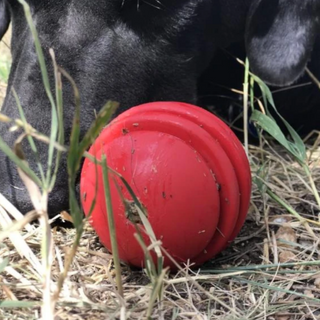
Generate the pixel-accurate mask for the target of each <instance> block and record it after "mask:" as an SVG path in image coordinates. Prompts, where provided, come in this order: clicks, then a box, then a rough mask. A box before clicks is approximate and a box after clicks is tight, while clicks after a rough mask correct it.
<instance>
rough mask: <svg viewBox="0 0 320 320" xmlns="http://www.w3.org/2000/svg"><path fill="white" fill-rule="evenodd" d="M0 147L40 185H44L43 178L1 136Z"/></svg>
mask: <svg viewBox="0 0 320 320" xmlns="http://www.w3.org/2000/svg"><path fill="white" fill-rule="evenodd" d="M0 149H1V150H2V151H3V152H4V153H5V154H6V156H7V157H8V158H9V159H10V160H11V161H13V162H14V163H15V164H16V165H17V166H18V167H19V168H21V170H23V171H24V172H25V173H26V174H27V175H28V176H29V177H30V178H31V179H32V180H33V181H34V182H35V183H36V184H37V185H38V186H39V187H41V186H42V182H41V180H40V179H39V178H38V176H37V175H36V174H35V173H34V172H33V171H32V170H31V169H30V167H29V166H28V165H27V164H26V163H25V162H24V161H23V160H21V159H20V158H19V157H18V156H17V155H16V154H15V153H14V152H13V151H12V149H11V148H10V147H9V146H8V145H7V144H6V143H5V142H4V140H3V139H2V137H0Z"/></svg>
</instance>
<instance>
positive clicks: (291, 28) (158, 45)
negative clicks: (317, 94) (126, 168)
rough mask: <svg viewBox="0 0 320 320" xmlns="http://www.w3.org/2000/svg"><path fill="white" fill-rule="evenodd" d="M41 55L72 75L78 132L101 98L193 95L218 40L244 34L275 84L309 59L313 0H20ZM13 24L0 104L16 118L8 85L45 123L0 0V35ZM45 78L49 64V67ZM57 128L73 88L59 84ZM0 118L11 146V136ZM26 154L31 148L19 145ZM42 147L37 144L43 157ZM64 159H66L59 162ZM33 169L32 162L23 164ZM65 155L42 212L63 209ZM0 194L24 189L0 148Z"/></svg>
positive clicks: (37, 79) (34, 120)
mask: <svg viewBox="0 0 320 320" xmlns="http://www.w3.org/2000/svg"><path fill="white" fill-rule="evenodd" d="M27 2H28V4H29V5H30V7H31V11H32V15H33V19H34V22H35V24H36V27H37V30H38V32H39V36H40V40H41V43H42V46H43V48H44V52H45V54H46V59H47V61H50V59H49V57H48V49H49V48H53V49H54V50H55V53H56V58H57V62H58V64H59V65H60V66H62V67H63V68H64V69H65V70H66V71H67V72H69V73H70V74H71V76H72V77H73V79H74V80H75V82H76V84H77V86H78V88H79V90H80V93H81V103H82V111H81V121H82V122H81V128H82V133H84V132H85V131H86V130H87V129H88V126H89V124H90V123H91V122H92V121H93V119H94V110H95V109H99V108H100V107H101V106H102V105H103V104H104V103H105V102H106V101H107V100H109V99H112V100H116V101H119V102H120V105H121V108H120V111H123V110H125V109H127V108H130V107H132V106H134V105H138V104H141V103H143V102H148V101H157V100H176V101H186V102H190V103H196V102H197V81H198V78H199V76H200V75H201V74H202V73H203V71H204V70H205V69H206V68H207V67H208V65H209V63H210V61H211V60H212V58H213V56H214V52H215V49H216V47H217V46H227V45H228V44H229V43H231V42H233V41H237V40H240V39H242V38H245V40H246V43H247V49H248V55H249V58H250V61H251V64H252V67H253V71H254V72H256V73H257V74H258V75H259V76H260V77H261V78H262V79H264V80H266V81H267V82H269V83H272V84H276V85H283V84H286V83H289V82H292V81H294V80H295V79H296V78H297V77H299V76H300V74H301V73H302V72H303V70H304V67H305V65H306V63H307V61H308V59H309V57H310V54H311V51H312V47H313V43H314V39H315V33H316V30H317V26H318V16H319V13H318V11H319V8H318V7H319V1H317V0H304V1H301V0H291V1H289V0H174V1H173V0H148V1H143V0H103V1H102V0H96V1H90V0H64V1H62V0H57V1H51V0H42V1H38V0H37V1H36V0H28V1H27ZM10 17H11V21H12V23H13V36H12V42H11V48H12V57H13V63H12V69H11V73H10V78H9V84H8V91H7V92H8V94H7V97H6V99H5V102H4V105H3V107H2V112H3V113H5V114H6V115H8V116H9V117H12V118H19V113H18V109H17V107H16V103H15V101H14V99H13V96H12V94H11V91H10V89H11V88H15V90H16V91H17V93H18V96H19V99H20V102H21V104H22V106H23V107H24V112H25V115H26V118H27V120H28V122H29V123H30V124H31V125H32V126H34V127H35V128H37V129H38V130H39V131H40V132H42V133H44V134H46V135H48V134H49V131H50V116H51V115H50V106H49V102H48V99H47V97H46V94H45V91H44V89H43V86H42V81H41V74H40V71H39V67H38V62H37V57H36V55H35V50H34V45H33V41H32V37H31V34H30V31H29V28H28V26H27V23H26V20H25V18H24V13H23V10H22V7H21V5H20V4H19V3H18V1H17V0H0V38H1V37H2V36H3V34H4V32H5V30H6V29H7V26H8V23H9V20H10ZM49 76H50V79H51V81H52V80H53V71H52V69H50V74H49ZM64 110H65V111H64V112H65V130H66V135H67V136H68V134H70V128H71V123H72V117H73V94H72V90H71V88H70V86H68V85H67V84H66V85H65V86H64ZM7 129H8V128H7V127H6V126H5V125H4V124H0V135H1V137H2V138H3V139H4V140H5V141H6V142H7V143H8V144H9V145H12V144H13V142H14V141H15V139H16V137H17V136H16V135H14V134H12V133H9V132H8V131H7ZM24 148H25V151H26V153H27V154H28V155H29V154H30V155H31V154H32V153H31V151H30V150H29V149H28V147H27V146H26V145H25V146H24ZM46 148H47V147H46V146H44V145H42V144H41V145H40V144H39V146H38V150H39V154H40V158H41V159H40V160H41V162H42V163H43V164H45V163H46ZM64 161H65V160H64ZM30 165H31V167H32V168H33V169H36V168H35V161H34V162H31V163H30ZM66 176H67V175H66V166H65V162H64V163H62V168H61V169H60V171H59V174H58V178H57V183H56V187H55V189H54V190H53V192H52V194H51V198H50V199H49V212H50V213H51V214H55V213H57V212H58V211H59V210H62V209H67V208H68V200H67V199H68V194H67V177H66ZM0 179H1V185H0V192H1V193H3V194H4V195H5V196H6V197H8V198H9V200H11V201H12V202H13V203H14V204H15V205H17V206H18V208H19V209H20V210H22V211H23V212H25V211H28V210H30V209H31V208H32V207H31V204H30V201H29V196H28V194H27V192H26V191H25V188H24V186H23V184H22V183H21V181H20V178H19V176H18V175H17V171H16V168H15V166H14V165H13V164H12V163H10V161H9V160H8V159H7V158H6V157H5V155H4V154H3V153H2V152H0Z"/></svg>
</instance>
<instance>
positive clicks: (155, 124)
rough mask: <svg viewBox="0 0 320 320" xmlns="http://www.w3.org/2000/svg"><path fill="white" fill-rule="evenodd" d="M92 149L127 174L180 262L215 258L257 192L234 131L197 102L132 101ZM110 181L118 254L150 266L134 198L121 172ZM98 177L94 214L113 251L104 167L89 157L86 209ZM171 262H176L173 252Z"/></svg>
mask: <svg viewBox="0 0 320 320" xmlns="http://www.w3.org/2000/svg"><path fill="white" fill-rule="evenodd" d="M89 153H90V154H92V155H93V156H95V157H96V158H97V159H99V160H100V159H101V155H102V154H106V156H107V161H108V166H109V167H110V168H112V169H113V170H115V171H117V172H118V173H120V174H121V175H122V176H123V177H124V178H125V179H126V181H127V182H128V183H129V184H130V186H131V188H132V189H133V191H134V193H135V195H136V196H137V197H138V199H139V201H140V202H141V204H142V205H143V206H144V208H145V209H146V212H147V215H148V220H149V222H150V224H151V226H152V228H153V231H154V233H155V235H156V238H157V239H158V240H161V242H162V246H163V248H165V249H166V250H167V251H168V252H169V253H170V255H171V256H172V257H174V258H175V260H176V261H177V262H178V263H180V264H182V263H185V262H187V261H188V260H190V261H191V262H194V263H195V264H196V265H200V264H202V263H203V262H205V261H207V260H209V259H211V258H213V257H214V256H215V255H216V254H217V253H218V252H220V251H221V250H222V249H223V248H224V247H225V246H226V245H227V244H228V243H229V242H230V241H232V240H233V239H234V238H235V236H236V235H237V234H238V232H239V230H240V229H241V227H242V225H243V223H244V220H245V217H246V214H247V210H248V206H249V201H250V194H251V174H250V167H249V163H248V160H247V157H246V155H245V153H244V150H243V147H242V145H241V143H240V142H239V140H238V139H237V138H236V136H235V135H234V133H233V132H232V131H231V130H230V129H229V128H228V127H227V126H226V125H225V124H224V123H223V122H222V121H221V120H219V119H218V118H217V117H215V116H214V115H212V114H211V113H209V112H207V111H205V110H203V109H201V108H199V107H196V106H193V105H190V104H185V103H179V102H154V103H148V104H144V105H140V106H138V107H135V108H131V109H130V110H128V111H126V112H124V113H123V114H121V115H120V116H119V117H117V118H116V119H115V120H113V121H112V122H111V123H110V124H109V125H108V126H107V127H106V128H105V129H104V130H103V132H102V133H101V135H100V136H99V137H98V138H97V140H96V141H95V142H94V144H93V145H92V147H91V148H90V150H89ZM96 170H97V171H96ZM96 172H97V175H96ZM111 176H112V177H113V178H111ZM109 181H110V189H111V200H112V206H113V214H114V219H115V225H116V233H117V242H118V249H119V256H120V259H121V260H123V261H124V262H127V263H129V264H131V265H134V266H138V267H140V266H144V254H143V250H142V249H141V247H140V245H139V243H138V242H137V240H136V238H135V237H134V233H136V228H135V226H134V223H133V220H135V218H134V219H132V216H131V217H130V218H128V217H127V215H126V206H125V205H124V203H123V199H126V203H129V204H130V202H132V198H131V197H130V194H129V192H128V190H127V189H126V187H125V186H124V185H123V183H122V181H121V180H120V179H119V178H116V179H115V178H114V175H112V174H109ZM96 182H97V186H98V190H97V195H96V205H95V208H94V210H93V212H92V216H91V218H90V222H91V223H92V225H93V227H94V229H95V230H96V232H97V234H98V236H99V238H100V240H101V242H102V243H103V244H104V245H105V246H106V247H107V248H108V250H110V251H111V243H110V236H109V228H108V220H107V213H106V203H105V198H104V189H103V178H102V168H101V167H100V166H95V165H94V164H93V163H92V162H91V161H90V160H89V159H86V160H85V162H84V165H83V168H82V172H81V184H80V187H81V199H82V206H83V209H84V212H85V213H86V214H88V212H89V210H90V207H91V204H92V201H93V199H94V197H95V191H96ZM136 222H137V223H138V226H139V227H140V228H141V230H143V225H142V224H141V222H140V221H139V219H136ZM143 237H144V241H145V242H146V244H147V245H148V244H150V241H149V239H148V236H147V235H146V234H143ZM165 265H167V266H171V267H172V268H173V265H172V263H171V262H170V260H169V259H167V258H165Z"/></svg>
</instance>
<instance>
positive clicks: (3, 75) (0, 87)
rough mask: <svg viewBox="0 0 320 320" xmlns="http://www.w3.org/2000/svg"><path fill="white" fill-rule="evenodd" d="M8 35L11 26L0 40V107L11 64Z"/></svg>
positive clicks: (9, 34)
mask: <svg viewBox="0 0 320 320" xmlns="http://www.w3.org/2000/svg"><path fill="white" fill-rule="evenodd" d="M10 36H11V28H10V29H9V31H8V32H7V33H6V35H5V36H4V38H3V39H2V41H1V42H0V108H1V105H2V102H3V99H4V96H5V93H6V84H7V80H8V76H9V71H10V65H11V55H10Z"/></svg>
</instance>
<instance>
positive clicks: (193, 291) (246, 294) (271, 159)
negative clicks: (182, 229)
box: [0, 146, 320, 320]
mask: <svg viewBox="0 0 320 320" xmlns="http://www.w3.org/2000/svg"><path fill="white" fill-rule="evenodd" d="M316 150H318V149H317V148H316ZM310 156H311V154H310ZM262 157H263V158H264V160H263V161H264V163H266V164H267V167H268V170H267V171H268V178H267V183H268V185H269V187H270V188H271V190H272V191H273V192H274V193H276V194H277V195H279V196H280V197H281V198H282V199H283V200H285V201H287V202H288V203H289V204H290V205H291V206H292V207H293V208H294V209H295V210H296V211H297V212H299V213H300V214H301V215H302V216H303V217H304V218H308V219H311V220H313V221H314V222H315V223H314V224H309V225H308V226H307V225H304V224H303V223H302V222H301V221H297V220H296V219H295V218H294V217H293V216H292V215H290V214H289V213H288V212H286V211H285V210H284V209H283V207H281V206H280V205H278V204H276V203H275V202H273V201H272V200H271V199H269V198H268V197H267V196H264V195H261V194H260V193H259V192H258V190H257V189H256V188H255V187H254V189H253V195H252V206H251V208H250V212H249V215H248V219H247V222H246V224H245V226H244V228H243V230H242V232H241V234H240V235H239V237H238V238H237V239H236V241H235V243H234V244H233V245H232V246H231V247H230V248H228V249H227V250H226V251H225V252H223V253H222V254H220V255H219V256H218V257H217V258H216V259H215V260H214V261H212V263H210V264H208V265H207V266H205V268H204V269H203V270H201V271H200V273H193V272H192V271H190V270H187V268H186V270H185V271H184V272H180V273H178V274H175V275H170V276H168V277H166V278H165V279H164V283H165V286H164V287H165V290H164V294H163V297H162V299H161V301H159V302H158V303H157V304H156V305H155V306H154V308H153V311H152V314H153V318H154V319H270V320H271V319H277V320H291V319H292V320H293V319H318V318H319V316H320V267H319V234H320V227H319V225H320V224H319V217H318V215H319V208H317V205H316V203H315V201H314V199H313V196H312V195H311V192H310V191H309V190H308V189H309V188H308V186H307V184H308V179H307V177H306V176H305V174H304V172H303V171H302V170H301V169H300V168H299V166H298V165H296V164H295V163H294V162H293V161H292V160H291V159H290V158H288V156H287V155H286V154H284V153H283V151H282V149H281V148H279V147H270V146H264V148H263V149H261V148H258V147H254V146H251V148H250V160H251V165H252V171H253V175H255V173H256V171H257V170H258V169H259V168H260V165H261V158H262ZM310 159H312V160H310V165H311V166H312V167H313V169H312V170H313V176H314V179H315V181H316V184H317V186H318V190H319V186H320V183H319V179H320V167H319V161H320V160H319V151H315V152H313V154H312V158H310ZM3 214H4V212H3V210H2V214H1V216H2V219H1V224H2V226H3V227H4V226H5V224H4V221H5V220H4V218H3ZM28 228H29V231H27V230H26V229H25V230H24V231H21V232H18V233H16V234H12V236H11V239H8V240H6V241H5V242H4V243H3V244H2V246H1V254H0V256H1V259H2V260H3V259H5V258H8V259H9V264H8V265H7V266H6V267H5V269H4V270H3V272H2V273H1V280H0V281H1V289H2V291H1V293H0V300H2V301H4V300H5V301H14V300H19V301H26V300H27V301H41V281H40V279H41V277H40V275H41V269H40V268H38V267H37V266H38V265H39V264H40V252H39V251H40V245H39V243H40V237H41V234H40V229H39V228H37V227H36V226H31V225H28ZM19 235H21V238H20V239H19V237H20V236H19ZM74 236H75V231H74V230H73V229H65V228H61V227H60V228H54V229H53V237H54V242H55V250H54V251H55V257H54V263H53V266H54V267H53V274H52V281H53V283H56V281H57V279H58V276H59V274H60V272H61V271H62V269H63V261H64V260H65V259H66V257H67V256H68V249H69V248H70V247H71V246H72V242H73V239H74ZM20 241H21V242H20ZM23 242H25V243H26V247H28V248H30V250H31V251H32V252H33V253H34V255H35V257H34V258H33V259H31V258H30V254H29V255H28V254H26V251H25V250H24V251H23V252H22V253H19V248H20V250H21V248H22V243H23ZM28 256H29V257H28ZM37 259H39V261H38V262H35V261H36V260H37ZM39 272H40V274H39ZM122 278H123V283H124V292H125V293H124V301H123V302H122V304H121V303H119V296H118V294H117V291H116V289H115V282H114V272H113V266H112V257H111V256H110V255H109V254H108V252H106V250H105V249H104V248H103V247H102V246H101V245H100V243H99V241H98V239H97V236H96V235H95V233H94V231H93V230H92V229H91V227H90V226H87V228H86V230H85V233H84V235H83V237H82V240H81V244H80V248H79V250H78V252H77V254H76V257H75V260H74V262H73V264H72V268H71V270H70V272H69V274H68V278H67V281H66V282H65V284H64V288H63V291H62V293H61V295H60V299H59V303H58V307H57V319H106V318H108V319H113V318H114V319H120V318H121V319H144V318H145V317H146V313H147V310H148V307H149V302H150V295H151V291H150V286H149V280H148V277H147V276H146V275H145V274H144V272H143V271H139V270H138V271H137V270H135V271H134V270H130V269H129V268H128V267H126V266H123V268H122ZM123 306H125V307H123ZM39 310H40V309H39V307H37V306H34V307H29V306H28V308H21V309H17V308H14V309H9V308H2V309H1V310H0V317H2V318H5V319H34V318H37V317H38V315H39Z"/></svg>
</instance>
